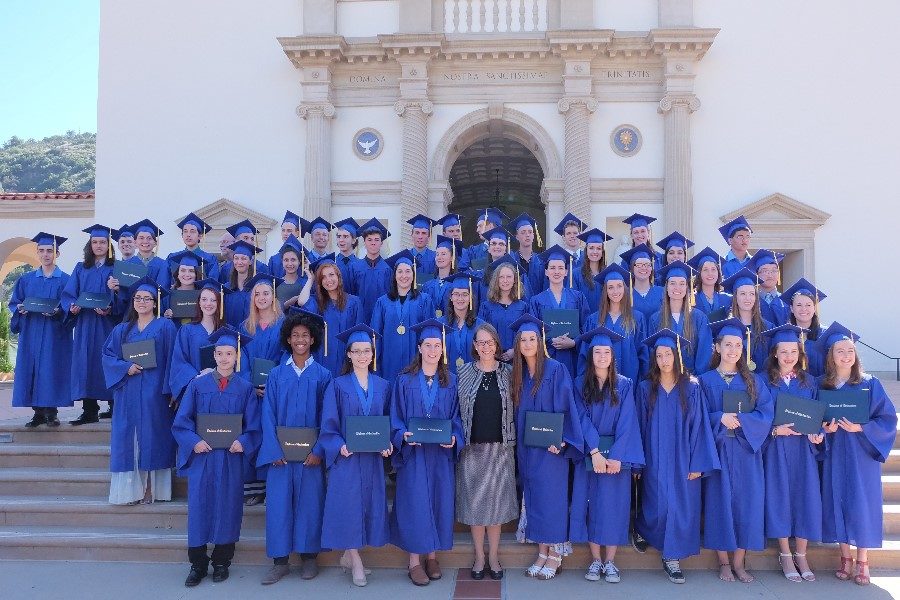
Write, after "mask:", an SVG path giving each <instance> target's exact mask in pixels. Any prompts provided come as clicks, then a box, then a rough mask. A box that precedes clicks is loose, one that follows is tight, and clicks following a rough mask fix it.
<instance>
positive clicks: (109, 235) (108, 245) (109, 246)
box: [106, 230, 112, 258]
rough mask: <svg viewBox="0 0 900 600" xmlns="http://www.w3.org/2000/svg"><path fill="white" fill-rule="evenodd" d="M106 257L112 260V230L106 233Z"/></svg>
mask: <svg viewBox="0 0 900 600" xmlns="http://www.w3.org/2000/svg"><path fill="white" fill-rule="evenodd" d="M106 257H107V258H112V230H107V232H106Z"/></svg>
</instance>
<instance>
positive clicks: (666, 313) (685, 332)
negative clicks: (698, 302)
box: [659, 282, 697, 346]
mask: <svg viewBox="0 0 900 600" xmlns="http://www.w3.org/2000/svg"><path fill="white" fill-rule="evenodd" d="M665 284H666V285H664V286H663V299H662V308H661V309H660V312H659V326H660V328H666V329H673V330H674V329H675V328H674V327H673V326H672V321H674V319H673V318H672V304H671V303H672V299H671V298H669V291H668V289H666V288H667V287H668V282H665ZM690 295H691V290H690V286H688V290H687V293H686V294H685V295H684V301H683V304H682V305H681V336H682V337H684V338H686V339H688V340H689V341H690V342H691V345H692V346H693V345H695V344H696V343H697V340H696V339H695V338H696V336H695V335H694V321H693V319H692V318H691V312H692V308H691V300H690Z"/></svg>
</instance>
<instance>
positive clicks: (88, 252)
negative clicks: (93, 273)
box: [57, 238, 116, 269]
mask: <svg viewBox="0 0 900 600" xmlns="http://www.w3.org/2000/svg"><path fill="white" fill-rule="evenodd" d="M106 243H107V244H109V238H106ZM109 247H110V248H111V249H112V253H111V254H110V252H109V250H107V251H106V257H105V258H104V259H103V264H104V265H106V266H107V267H111V266H113V265H114V264H115V262H116V248H115V246H113V245H112V244H109ZM57 252H58V251H57ZM83 264H84V268H85V269H92V268H94V266H95V265H96V264H97V257H96V256H94V251H93V250H92V249H91V238H88V241H87V243H86V244H85V245H84V260H83Z"/></svg>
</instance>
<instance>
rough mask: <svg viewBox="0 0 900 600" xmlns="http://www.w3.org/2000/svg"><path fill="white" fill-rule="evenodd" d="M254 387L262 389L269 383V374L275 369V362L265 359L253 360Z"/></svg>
mask: <svg viewBox="0 0 900 600" xmlns="http://www.w3.org/2000/svg"><path fill="white" fill-rule="evenodd" d="M252 366H253V387H262V386H264V385H266V382H267V381H269V372H270V371H271V370H272V369H274V368H275V362H273V361H271V360H266V359H265V358H254V359H253V365H252Z"/></svg>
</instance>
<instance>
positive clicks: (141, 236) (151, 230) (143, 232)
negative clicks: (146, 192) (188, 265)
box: [128, 219, 172, 289]
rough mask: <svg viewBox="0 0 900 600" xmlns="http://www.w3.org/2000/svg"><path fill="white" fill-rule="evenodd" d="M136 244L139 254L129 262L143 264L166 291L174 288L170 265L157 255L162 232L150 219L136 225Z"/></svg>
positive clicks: (148, 273)
mask: <svg viewBox="0 0 900 600" xmlns="http://www.w3.org/2000/svg"><path fill="white" fill-rule="evenodd" d="M132 227H134V242H135V245H136V246H137V253H135V255H134V256H132V257H131V258H129V259H128V262H132V263H136V264H137V263H141V264H143V265H145V266H146V267H147V275H148V276H149V277H150V278H152V279H153V280H154V281H156V282H157V283H159V285H160V286H162V287H163V288H165V289H168V288H170V287H171V286H172V275H171V273H169V263H168V261H166V260H165V259H164V258H161V257H159V256H157V255H156V250H157V249H158V247H159V246H158V244H159V237H160V236H161V235H162V234H163V232H162V230H161V229H160V228H159V227H158V226H157V225H156V224H155V223H153V221H151V220H150V219H143V220H141V221H138V222H137V223H135V224H134V225H132Z"/></svg>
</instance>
